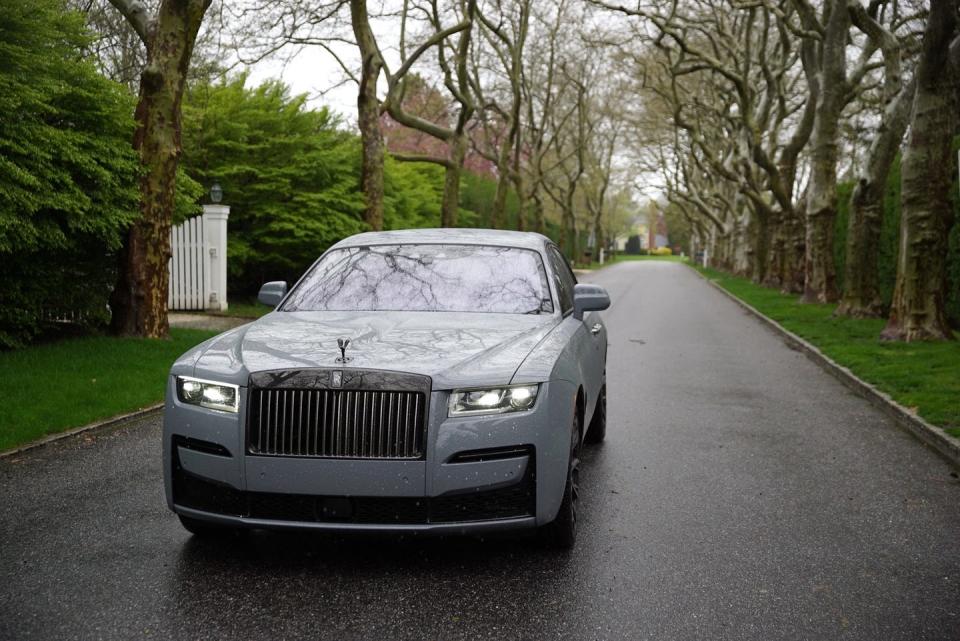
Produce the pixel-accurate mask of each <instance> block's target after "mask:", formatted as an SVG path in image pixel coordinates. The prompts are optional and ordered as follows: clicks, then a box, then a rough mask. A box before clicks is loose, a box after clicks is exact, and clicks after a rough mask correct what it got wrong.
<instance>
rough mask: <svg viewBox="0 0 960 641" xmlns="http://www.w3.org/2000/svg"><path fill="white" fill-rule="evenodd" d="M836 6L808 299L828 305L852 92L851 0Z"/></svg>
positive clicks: (815, 174) (813, 181)
mask: <svg viewBox="0 0 960 641" xmlns="http://www.w3.org/2000/svg"><path fill="white" fill-rule="evenodd" d="M831 5H832V6H831V8H830V15H829V16H828V18H827V24H826V29H825V33H824V36H823V43H822V50H821V54H820V59H821V61H820V92H819V95H818V97H817V111H816V117H815V120H814V125H813V136H812V138H811V151H810V184H809V185H808V188H807V195H808V199H807V216H806V220H807V228H806V260H805V263H804V286H803V298H802V300H803V302H806V303H827V302H832V301H835V300H837V297H838V293H837V275H836V267H835V265H834V262H833V261H834V259H833V244H834V225H835V221H836V218H837V157H838V153H839V144H838V138H839V133H840V114H841V112H842V111H843V107H844V104H845V101H846V93H847V79H846V67H847V59H846V45H847V37H848V35H849V31H850V14H849V12H848V10H847V5H846V1H845V0H833V1H832V3H831Z"/></svg>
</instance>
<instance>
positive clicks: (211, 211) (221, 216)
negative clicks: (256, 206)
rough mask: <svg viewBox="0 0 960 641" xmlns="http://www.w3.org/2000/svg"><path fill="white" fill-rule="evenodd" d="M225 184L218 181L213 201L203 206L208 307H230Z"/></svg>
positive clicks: (217, 308)
mask: <svg viewBox="0 0 960 641" xmlns="http://www.w3.org/2000/svg"><path fill="white" fill-rule="evenodd" d="M222 200H223V188H222V187H221V186H220V183H218V182H216V181H214V183H213V184H212V185H210V202H211V203H212V204H209V205H204V206H203V240H204V244H205V245H206V248H207V261H208V262H207V269H205V270H204V281H205V282H204V284H205V285H206V290H207V300H206V308H207V309H209V310H216V311H226V309H227V219H228V218H229V217H230V206H229V205H221V204H220V202H221V201H222Z"/></svg>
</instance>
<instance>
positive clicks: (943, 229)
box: [881, 0, 960, 341]
mask: <svg viewBox="0 0 960 641" xmlns="http://www.w3.org/2000/svg"><path fill="white" fill-rule="evenodd" d="M957 4H958V2H957V0H931V3H930V15H929V17H928V18H927V26H926V29H925V31H924V34H923V48H922V52H921V55H920V62H919V65H918V67H917V91H916V95H915V97H914V102H913V122H912V123H911V126H910V136H909V137H908V139H907V147H906V151H905V152H904V155H903V163H902V165H901V167H902V170H901V173H902V179H903V187H902V193H901V200H900V203H901V219H900V255H899V257H898V260H897V282H896V287H895V288H894V293H893V304H892V306H891V309H890V318H889V321H888V323H887V327H886V328H885V329H884V330H883V333H882V334H881V337H882V338H884V339H887V340H903V341H918V340H946V339H952V338H953V334H952V332H951V331H950V327H949V326H948V325H947V319H946V313H945V310H944V306H945V303H946V298H947V273H946V257H947V233H948V231H949V230H950V226H951V224H952V218H953V212H952V210H951V203H950V186H951V183H952V179H953V175H954V173H953V172H954V171H955V170H956V165H955V163H954V157H953V153H952V150H951V145H952V139H953V136H954V135H955V134H956V132H957V125H958V114H957V109H958V91H960V70H958V69H957V68H956V67H957V65H956V64H955V63H954V64H951V63H952V62H953V61H951V56H950V53H951V48H950V43H951V41H952V40H953V39H954V38H955V37H956V36H957V32H958V25H957ZM957 46H960V45H957V44H955V46H954V48H953V50H954V53H956V47H957Z"/></svg>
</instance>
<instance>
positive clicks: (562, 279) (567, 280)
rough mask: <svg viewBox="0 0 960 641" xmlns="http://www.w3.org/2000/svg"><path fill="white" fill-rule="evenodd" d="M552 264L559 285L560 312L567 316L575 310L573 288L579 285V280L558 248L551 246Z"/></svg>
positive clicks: (555, 279)
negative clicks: (570, 311)
mask: <svg viewBox="0 0 960 641" xmlns="http://www.w3.org/2000/svg"><path fill="white" fill-rule="evenodd" d="M548 253H549V255H550V262H551V264H552V265H553V274H554V281H555V283H556V285H557V293H558V295H559V296H560V311H562V312H563V313H564V314H566V313H567V312H568V311H569V310H571V309H573V287H574V285H576V284H577V278H576V276H574V275H573V271H571V269H570V265H569V264H567V260H566V259H565V258H564V257H563V254H561V253H560V250H558V249H557V248H556V247H553V246H551V247H550V248H549V250H548Z"/></svg>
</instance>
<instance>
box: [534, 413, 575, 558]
mask: <svg viewBox="0 0 960 641" xmlns="http://www.w3.org/2000/svg"><path fill="white" fill-rule="evenodd" d="M571 432H572V434H571V436H570V462H569V464H568V465H567V482H566V485H565V486H564V488H563V501H562V502H561V503H560V510H559V511H558V512H557V518H555V519H554V520H553V521H552V522H550V523H547V524H546V525H544V526H543V527H542V528H541V530H540V534H541V536H542V539H543V541H544V543H546V544H547V545H548V546H550V547H553V548H557V549H560V550H569V549H570V548H572V547H573V545H574V543H576V541H577V516H578V515H577V509H578V507H579V503H580V415H579V414H578V413H576V412H574V417H573V428H572V430H571Z"/></svg>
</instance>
